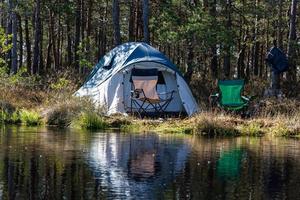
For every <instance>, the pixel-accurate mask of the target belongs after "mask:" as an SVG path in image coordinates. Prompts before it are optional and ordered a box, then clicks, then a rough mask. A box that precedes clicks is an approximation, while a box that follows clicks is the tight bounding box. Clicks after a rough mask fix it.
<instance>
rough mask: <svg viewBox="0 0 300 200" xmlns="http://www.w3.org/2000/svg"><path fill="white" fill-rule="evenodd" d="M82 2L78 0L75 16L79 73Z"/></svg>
mask: <svg viewBox="0 0 300 200" xmlns="http://www.w3.org/2000/svg"><path fill="white" fill-rule="evenodd" d="M80 4H81V0H77V5H76V6H77V7H76V14H75V15H76V16H75V23H76V24H75V42H74V43H75V47H74V51H75V58H74V59H75V68H76V70H77V71H78V72H79V71H80V68H79V55H78V50H79V43H80V17H81V13H80V10H81V5H80Z"/></svg>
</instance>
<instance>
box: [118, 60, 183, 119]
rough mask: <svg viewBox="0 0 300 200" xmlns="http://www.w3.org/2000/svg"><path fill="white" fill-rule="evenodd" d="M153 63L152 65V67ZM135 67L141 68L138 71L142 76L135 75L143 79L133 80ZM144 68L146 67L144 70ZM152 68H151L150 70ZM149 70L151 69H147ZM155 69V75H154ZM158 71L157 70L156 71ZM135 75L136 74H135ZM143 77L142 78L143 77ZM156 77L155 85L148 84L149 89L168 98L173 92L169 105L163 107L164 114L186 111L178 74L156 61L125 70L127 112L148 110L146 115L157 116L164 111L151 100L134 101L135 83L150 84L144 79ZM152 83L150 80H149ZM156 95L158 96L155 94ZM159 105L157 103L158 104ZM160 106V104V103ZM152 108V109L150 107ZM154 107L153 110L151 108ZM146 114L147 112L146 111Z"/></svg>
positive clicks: (125, 105) (124, 89) (125, 104)
mask: <svg viewBox="0 0 300 200" xmlns="http://www.w3.org/2000/svg"><path fill="white" fill-rule="evenodd" d="M149 65H151V66H152V67H150V66H149ZM134 69H141V70H140V71H139V72H138V73H141V74H138V75H140V77H138V76H134V78H135V79H136V78H137V77H138V78H139V79H142V80H135V81H133V80H132V79H133V73H135V72H134ZM143 69H145V70H144V71H143ZM149 69H151V70H152V72H151V70H149ZM147 70H149V71H147ZM153 71H154V73H156V74H155V76H153V74H152V73H153ZM155 71H156V72H155ZM134 75H135V74H134ZM141 77H142V78H141ZM153 78H154V79H155V80H154V82H153V80H152V83H154V84H155V85H151V84H150V85H148V86H147V87H148V90H149V88H150V90H151V92H152V93H153V92H155V93H157V94H158V95H159V98H161V99H163V100H166V99H168V98H170V96H168V95H170V92H172V91H174V92H173V94H172V95H173V96H172V100H171V101H170V102H167V104H165V105H167V106H166V107H165V108H164V109H163V113H164V115H172V116H173V115H178V114H180V113H182V114H183V113H184V111H185V110H184V108H183V105H182V101H181V99H180V96H179V92H178V87H177V81H176V75H175V73H174V72H173V73H172V72H169V71H167V70H165V67H164V66H162V65H159V64H156V63H142V64H141V63H140V64H136V65H132V66H130V67H128V68H127V69H126V71H125V72H123V86H124V88H123V91H124V108H125V111H126V112H127V113H132V112H133V113H140V112H141V111H143V110H144V111H145V110H147V113H146V115H147V116H157V115H158V114H159V115H161V114H162V113H158V110H156V109H155V108H153V105H151V102H148V101H143V100H142V99H141V100H139V99H138V98H136V99H134V100H135V101H136V103H132V95H133V92H134V89H135V85H134V82H135V83H139V84H148V82H147V81H145V83H144V82H143V79H144V80H147V79H150V80H151V79H153ZM149 83H150V82H149ZM154 97H156V96H155V95H154ZM164 103H165V102H161V105H163V104H164ZM156 105H157V104H156ZM158 106H159V105H158ZM149 108H150V109H149ZM151 108H152V110H151ZM144 114H145V113H144Z"/></svg>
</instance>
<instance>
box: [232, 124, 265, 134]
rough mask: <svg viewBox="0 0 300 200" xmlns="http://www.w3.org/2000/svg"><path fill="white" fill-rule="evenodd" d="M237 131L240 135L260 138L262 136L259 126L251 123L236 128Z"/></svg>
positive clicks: (261, 129)
mask: <svg viewBox="0 0 300 200" xmlns="http://www.w3.org/2000/svg"><path fill="white" fill-rule="evenodd" d="M238 130H239V131H240V133H241V134H242V135H248V136H261V135H263V134H264V131H263V127H262V126H261V124H259V123H257V122H253V121H250V122H249V123H245V124H242V125H240V126H238Z"/></svg>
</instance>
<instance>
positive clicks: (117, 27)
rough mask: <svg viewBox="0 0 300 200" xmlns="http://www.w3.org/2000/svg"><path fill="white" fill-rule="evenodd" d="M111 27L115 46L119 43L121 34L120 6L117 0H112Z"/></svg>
mask: <svg viewBox="0 0 300 200" xmlns="http://www.w3.org/2000/svg"><path fill="white" fill-rule="evenodd" d="M112 13H113V27H114V45H115V46H117V45H119V44H121V34H120V22H119V17H120V7H119V0H113V11H112Z"/></svg>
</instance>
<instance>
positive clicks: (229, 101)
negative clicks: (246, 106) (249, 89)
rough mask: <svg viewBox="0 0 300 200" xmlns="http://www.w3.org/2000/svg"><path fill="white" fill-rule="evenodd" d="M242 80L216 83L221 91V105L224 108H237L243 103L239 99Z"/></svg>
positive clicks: (242, 87) (242, 86)
mask: <svg viewBox="0 0 300 200" xmlns="http://www.w3.org/2000/svg"><path fill="white" fill-rule="evenodd" d="M244 85H245V81H244V80H223V81H219V82H218V86H219V88H220V91H221V102H220V103H221V104H222V105H225V106H239V105H241V104H243V103H244V101H243V99H242V98H241V95H242V91H243V89H244Z"/></svg>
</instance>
